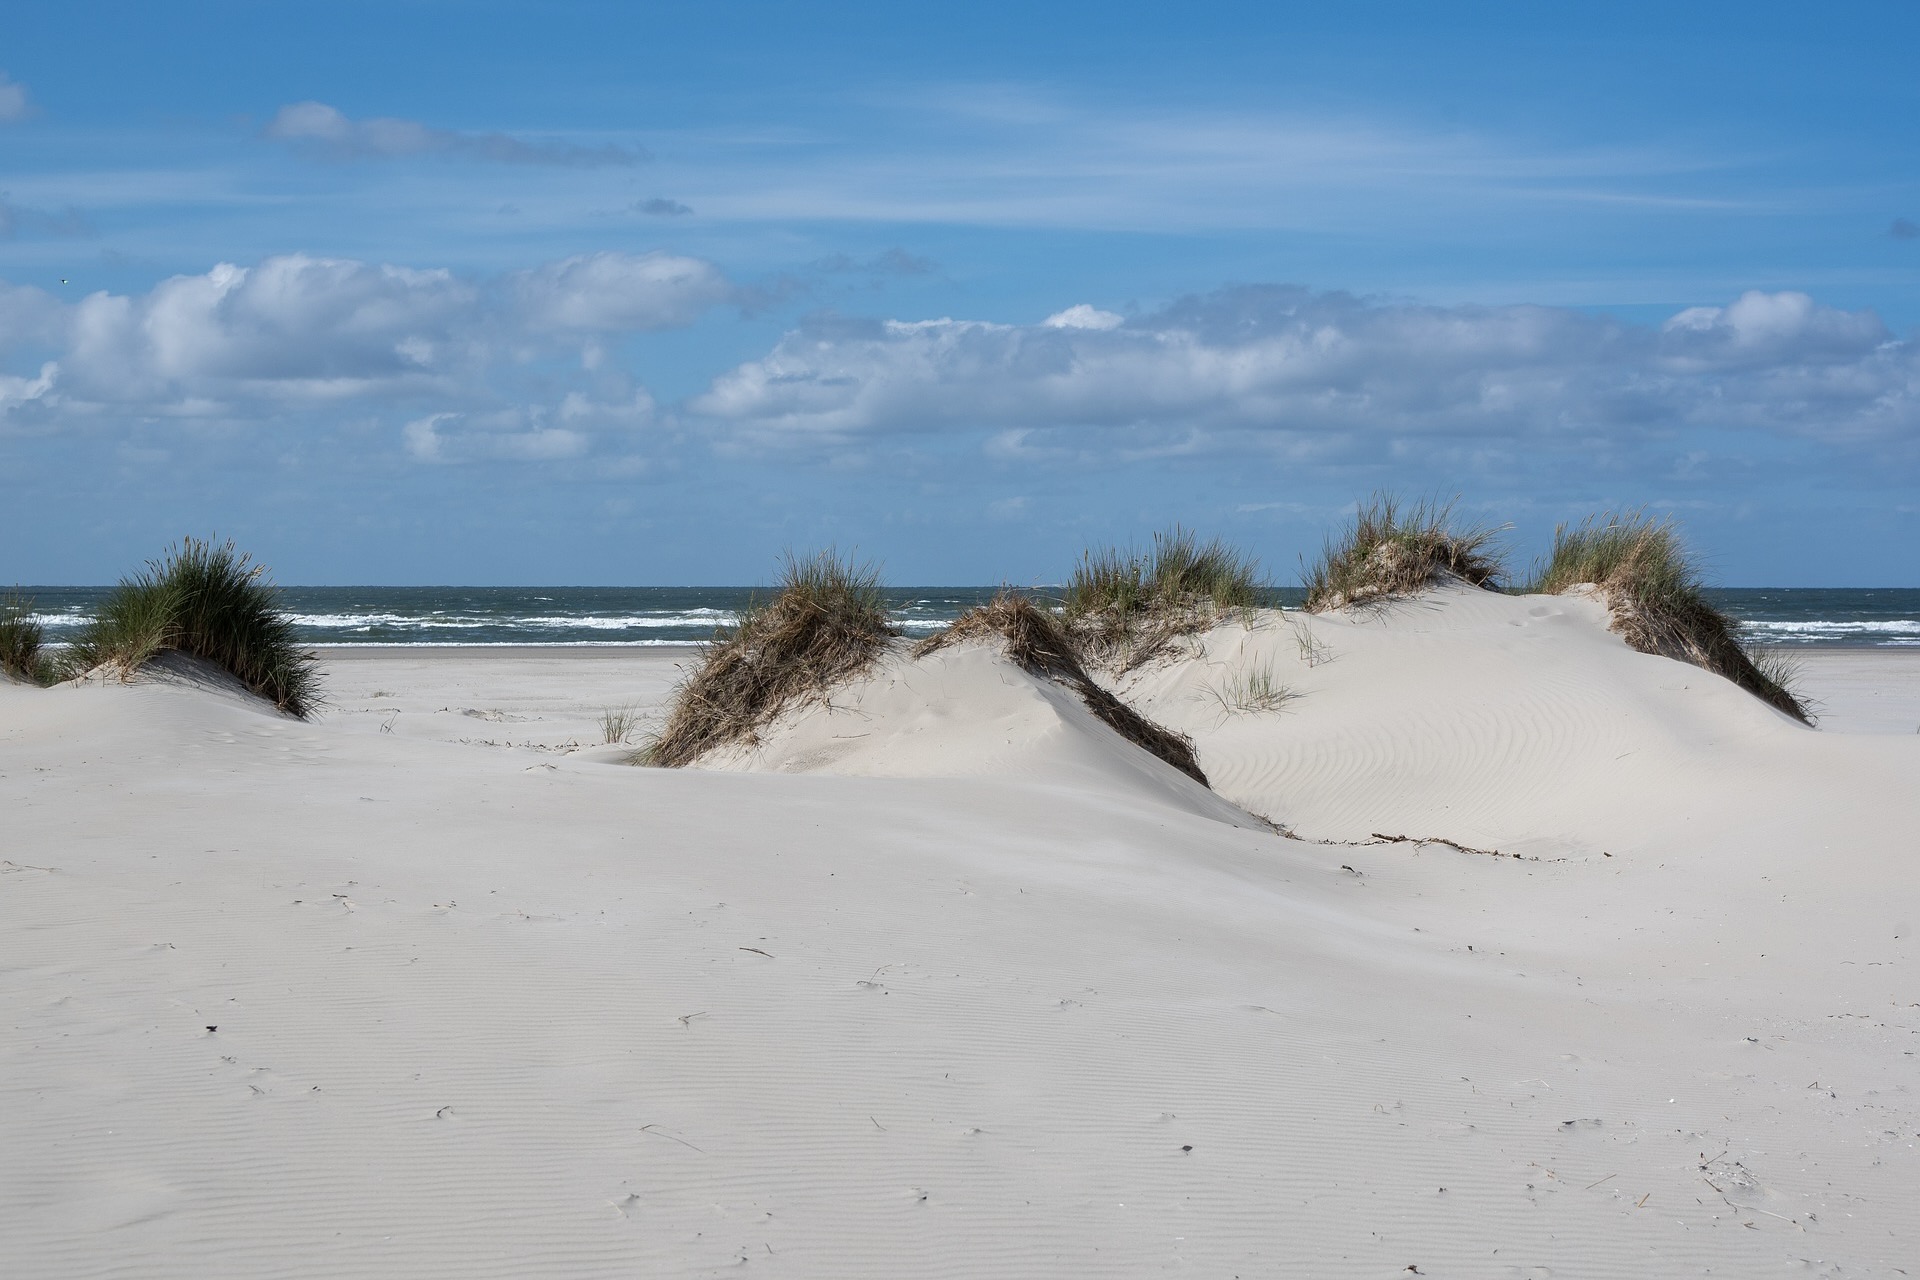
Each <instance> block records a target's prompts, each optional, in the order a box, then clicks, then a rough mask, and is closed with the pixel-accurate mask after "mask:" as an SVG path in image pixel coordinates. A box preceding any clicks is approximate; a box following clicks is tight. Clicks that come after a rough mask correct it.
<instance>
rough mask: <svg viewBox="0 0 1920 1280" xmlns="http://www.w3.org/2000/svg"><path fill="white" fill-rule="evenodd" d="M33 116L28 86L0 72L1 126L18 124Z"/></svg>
mask: <svg viewBox="0 0 1920 1280" xmlns="http://www.w3.org/2000/svg"><path fill="white" fill-rule="evenodd" d="M32 114H33V102H32V101H31V100H30V99H29V98H28V97H27V86H25V85H23V84H21V83H20V82H19V81H17V80H14V79H12V78H10V77H9V76H8V75H7V73H6V72H4V71H0V124H17V123H18V122H20V121H22V120H25V119H26V118H27V117H28V116H30V115H32Z"/></svg>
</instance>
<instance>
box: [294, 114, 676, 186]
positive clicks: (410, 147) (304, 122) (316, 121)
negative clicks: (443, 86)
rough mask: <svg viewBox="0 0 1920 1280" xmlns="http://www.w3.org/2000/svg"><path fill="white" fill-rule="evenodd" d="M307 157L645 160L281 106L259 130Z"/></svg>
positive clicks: (618, 152)
mask: <svg viewBox="0 0 1920 1280" xmlns="http://www.w3.org/2000/svg"><path fill="white" fill-rule="evenodd" d="M262 132H263V134H264V136H266V137H268V138H271V139H273V140H274V141H276V142H284V143H286V144H288V145H289V146H291V147H293V148H295V149H296V150H299V151H301V152H303V153H305V154H308V155H313V156H319V157H323V158H326V159H332V160H366V159H376V160H392V159H401V158H406V157H412V156H445V157H450V158H454V159H463V160H479V161H492V162H496V163H500V164H534V165H558V166H563V167H566V168H575V169H590V168H597V167H600V166H603V165H633V164H638V163H640V162H641V161H642V160H645V159H647V158H648V156H647V153H646V152H645V151H644V150H641V149H639V148H635V147H617V146H614V145H612V144H605V145H602V146H598V147H582V146H577V145H575V144H572V143H567V142H557V141H534V142H529V141H526V140H524V139H521V138H516V137H514V136H512V135H510V134H505V133H468V132H462V131H460V130H455V129H439V128H435V127H433V126H431V125H426V124H422V123H421V122H419V121H417V120H403V119H399V118H397V117H392V116H373V117H368V118H366V119H361V120H355V119H352V118H350V117H348V116H347V115H346V114H345V113H344V112H342V111H341V110H340V109H339V108H337V107H333V106H329V105H328V104H326V103H324V102H312V101H309V102H294V103H289V104H287V105H286V106H283V107H281V108H280V110H279V111H277V112H276V113H274V117H273V119H272V120H270V121H268V122H267V127H266V128H265V129H264V130H263V131H262Z"/></svg>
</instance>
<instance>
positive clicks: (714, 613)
mask: <svg viewBox="0 0 1920 1280" xmlns="http://www.w3.org/2000/svg"><path fill="white" fill-rule="evenodd" d="M108 590H109V588H106V587H22V588H18V592H19V594H20V595H22V596H25V597H27V598H29V599H31V600H32V602H33V612H34V613H35V615H36V616H37V617H38V618H39V619H40V621H41V622H42V624H43V625H44V626H45V628H46V638H47V639H48V640H49V641H53V642H59V641H61V640H63V639H65V638H67V637H68V636H71V635H72V634H73V633H74V632H75V631H77V630H78V629H79V628H80V627H81V626H82V625H83V624H84V623H85V622H86V621H87V620H88V619H89V618H90V617H92V616H93V612H94V610H95V609H96V608H98V607H99V604H100V601H101V600H102V599H103V598H104V597H105V596H106V594H107V592H108ZM996 590H998V588H995V587H898V588H892V589H889V590H888V592H887V596H886V598H887V604H888V607H889V608H890V609H891V610H892V613H893V617H894V621H895V623H896V624H897V625H898V626H899V627H900V629H901V630H902V631H903V632H904V633H905V634H906V635H908V636H921V635H928V634H930V633H932V632H934V631H938V630H940V629H941V628H942V627H944V626H946V625H947V624H948V623H950V622H952V621H953V620H954V619H955V618H957V617H959V616H960V615H961V614H962V613H964V612H965V611H966V610H968V609H970V608H972V607H973V606H974V605H976V604H980V603H982V602H983V601H986V600H989V599H991V598H992V597H993V595H994V593H995V591H996ZM1038 593H1039V594H1041V595H1045V594H1046V588H1040V589H1039V591H1038ZM768 594H769V593H768V592H767V591H766V589H765V588H761V589H758V590H756V589H754V588H749V587H282V588H281V589H280V598H281V604H282V606H283V608H284V609H285V610H286V612H287V614H288V615H289V616H290V617H291V619H292V621H293V625H294V627H295V629H296V631H297V633H298V635H299V639H300V641H301V642H302V643H304V644H308V645H312V646H315V647H318V648H324V647H328V646H334V645H425V646H439V647H465V646H476V645H541V646H585V645H693V644H700V643H702V642H704V641H707V640H709V639H711V638H713V636H714V634H715V632H716V631H718V630H720V629H722V628H725V627H727V626H728V625H730V624H731V623H733V622H734V620H735V619H736V618H738V617H739V615H740V611H741V610H743V609H745V608H748V607H750V606H751V605H752V604H753V603H754V602H755V601H756V600H758V601H762V602H764V601H765V600H766V599H767V598H768ZM1274 595H1275V602H1276V603H1278V604H1280V605H1281V606H1283V607H1296V606H1298V605H1299V603H1300V600H1301V593H1300V592H1299V591H1289V590H1286V589H1281V590H1279V591H1276V592H1275V593H1274ZM1707 595H1708V597H1709V599H1711V600H1712V601H1713V603H1714V604H1715V605H1717V606H1719V608H1720V609H1722V610H1723V611H1724V612H1726V613H1727V614H1728V615H1729V616H1731V617H1732V618H1734V619H1735V620H1737V621H1738V622H1739V624H1740V631H1741V639H1742V640H1743V641H1745V642H1747V643H1751V644H1758V645H1780V646H1792V645H1841V646H1848V647H1888V648H1898V647H1906V646H1920V589H1916V588H1874V589H1864V590H1862V589H1853V588H1828V587H1815V588H1807V587H1758V588H1724V589H1718V590H1712V591H1709V592H1708V593H1707Z"/></svg>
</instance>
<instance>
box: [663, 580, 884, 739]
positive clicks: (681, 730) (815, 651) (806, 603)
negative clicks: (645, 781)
mask: <svg viewBox="0 0 1920 1280" xmlns="http://www.w3.org/2000/svg"><path fill="white" fill-rule="evenodd" d="M894 635H895V632H894V629H893V625H892V623H891V621H890V620H889V619H888V616H887V606H886V601H885V600H884V599H883V598H882V596H881V591H880V576H879V571H878V570H877V569H875V568H874V567H873V566H872V565H870V564H854V563H852V562H850V561H844V560H842V559H840V558H839V557H838V556H837V555H836V554H835V553H834V552H833V551H832V550H827V551H822V552H819V553H818V554H816V555H812V556H808V557H805V558H804V559H802V558H796V557H794V556H792V555H789V556H788V557H787V559H786V563H785V566H784V568H783V570H782V572H781V577H780V590H779V593H778V594H776V595H775V596H774V598H773V600H772V602H771V603H769V604H767V605H764V606H760V607H749V608H748V609H747V611H746V612H745V613H744V614H742V615H741V618H740V621H739V623H738V624H737V625H736V626H734V627H733V628H731V629H730V630H727V631H723V632H721V633H720V634H718V635H716V636H715V637H714V639H713V641H712V643H710V644H709V645H708V646H707V648H706V651H705V653H704V654H703V655H702V658H701V661H700V665H699V666H698V667H697V668H695V669H694V671H693V672H692V674H690V675H689V676H688V677H687V678H686V680H685V681H683V682H682V683H681V685H680V688H679V689H678V690H676V691H675V693H674V698H673V702H672V705H671V706H670V707H669V708H668V710H667V720H666V724H665V725H664V726H663V727H662V728H661V730H660V732H659V734H658V735H657V736H655V737H654V738H653V740H652V741H651V742H649V743H648V744H647V745H646V746H645V747H643V748H641V749H640V750H639V751H637V752H635V753H634V755H633V757H632V759H633V762H634V763H635V764H649V765H661V766H665V767H669V768H673V767H678V766H681V765H686V764H690V763H692V762H693V761H695V760H697V759H699V758H700V757H701V756H703V755H705V754H706V753H707V752H709V751H711V750H713V749H714V748H715V747H720V746H724V745H727V744H730V743H749V744H750V743H752V742H754V741H755V740H756V738H757V736H758V734H759V731H760V730H761V729H762V728H764V727H765V726H766V725H767V724H768V723H769V722H770V721H772V720H773V719H774V718H775V717H776V716H778V715H779V714H780V713H781V712H782V711H784V710H786V709H787V708H788V707H789V706H792V705H794V704H796V703H800V702H804V701H806V700H808V699H818V698H824V697H826V696H827V695H828V694H830V693H831V692H832V691H833V690H834V689H836V688H838V687H839V686H840V685H842V684H844V683H846V682H847V681H848V680H851V679H853V678H854V677H855V676H858V675H859V674H860V673H861V672H863V671H865V670H866V669H867V668H868V667H869V666H871V665H872V664H873V662H874V660H875V659H877V658H878V657H879V656H880V654H881V653H882V652H883V651H884V650H885V648H886V646H887V644H888V643H889V642H890V641H891V640H892V639H893V637H894Z"/></svg>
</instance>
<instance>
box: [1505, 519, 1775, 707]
mask: <svg viewBox="0 0 1920 1280" xmlns="http://www.w3.org/2000/svg"><path fill="white" fill-rule="evenodd" d="M1701 585H1702V584H1701V578H1700V572H1699V569H1698V568H1697V567H1696V565H1695V564H1694V561H1693V557H1692V556H1691V555H1690V554H1688V552H1687V549H1686V545H1685V544H1684V543H1683V542H1682V541H1681V538H1680V530H1679V527H1678V526H1677V525H1676V524H1675V523H1674V522H1673V520H1672V519H1671V518H1667V519H1663V520H1656V519H1653V518H1651V517H1649V516H1648V515H1647V514H1646V513H1645V512H1644V511H1629V512H1624V513H1621V514H1618V515H1616V514H1613V513H1611V512H1609V513H1607V514H1604V515H1597V516H1590V517H1588V518H1587V519H1586V520H1585V521H1583V522H1581V523H1580V524H1578V525H1564V524H1563V525H1561V526H1560V527H1559V528H1558V529H1556V530H1554V534H1553V550H1552V551H1551V552H1550V553H1548V556H1547V559H1546V562H1545V563H1544V564H1543V565H1541V567H1540V569H1539V572H1538V573H1537V574H1535V576H1534V581H1533V583H1532V585H1531V586H1530V587H1529V588H1528V590H1529V591H1531V592H1533V593H1536V594H1540V595H1558V594H1560V593H1561V592H1564V591H1567V590H1570V589H1572V588H1574V587H1579V586H1591V587H1593V588H1594V589H1595V590H1597V591H1598V592H1599V593H1600V596H1601V598H1602V599H1603V600H1604V601H1605V602H1606V605H1607V612H1608V615H1609V622H1610V625H1611V626H1612V628H1613V630H1614V631H1615V632H1617V633H1618V634H1619V635H1620V637H1621V638H1622V639H1624V640H1625V641H1626V642H1627V643H1628V644H1629V645H1631V646H1633V647H1634V648H1635V649H1638V650H1639V651H1640V652H1642V653H1654V654H1659V655H1660V656H1662V657H1666V658H1676V659H1678V660H1680V661H1681V662H1691V663H1692V664H1693V665H1694V666H1697V667H1704V668H1705V669H1706V670H1708V671H1711V672H1714V673H1715V674H1716V675H1721V676H1725V677H1726V678H1727V679H1729V680H1731V681H1733V682H1734V683H1735V684H1737V685H1739V686H1740V687H1741V688H1742V689H1745V690H1746V691H1747V692H1748V693H1751V694H1752V695H1753V696H1754V697H1756V698H1759V699H1760V700H1761V701H1762V702H1765V703H1766V704H1767V705H1768V706H1771V707H1775V708H1777V709H1779V710H1781V711H1784V712H1785V713H1786V714H1788V715H1790V716H1792V717H1793V718H1794V719H1796V720H1798V721H1800V722H1801V723H1802V724H1812V723H1813V714H1812V712H1811V711H1809V710H1808V708H1807V705H1806V704H1805V703H1804V702H1802V701H1801V699H1800V698H1799V697H1798V695H1796V694H1795V693H1794V692H1793V690H1792V688H1790V687H1789V685H1790V682H1791V680H1792V677H1793V671H1792V667H1791V664H1790V663H1785V662H1782V661H1780V660H1779V659H1777V658H1773V657H1769V656H1766V655H1762V656H1761V657H1760V660H1759V661H1758V662H1756V661H1755V658H1754V655H1751V654H1749V653H1747V651H1746V650H1745V649H1743V648H1742V647H1741V646H1740V642H1739V640H1738V639H1737V638H1736V637H1735V635H1734V624H1733V622H1732V620H1730V619H1729V618H1728V617H1727V616H1726V615H1725V614H1723V613H1721V612H1720V611H1719V610H1718V609H1716V608H1714V607H1713V606H1712V605H1711V604H1709V603H1707V600H1706V598H1705V597H1704V596H1703V595H1702V594H1701Z"/></svg>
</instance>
